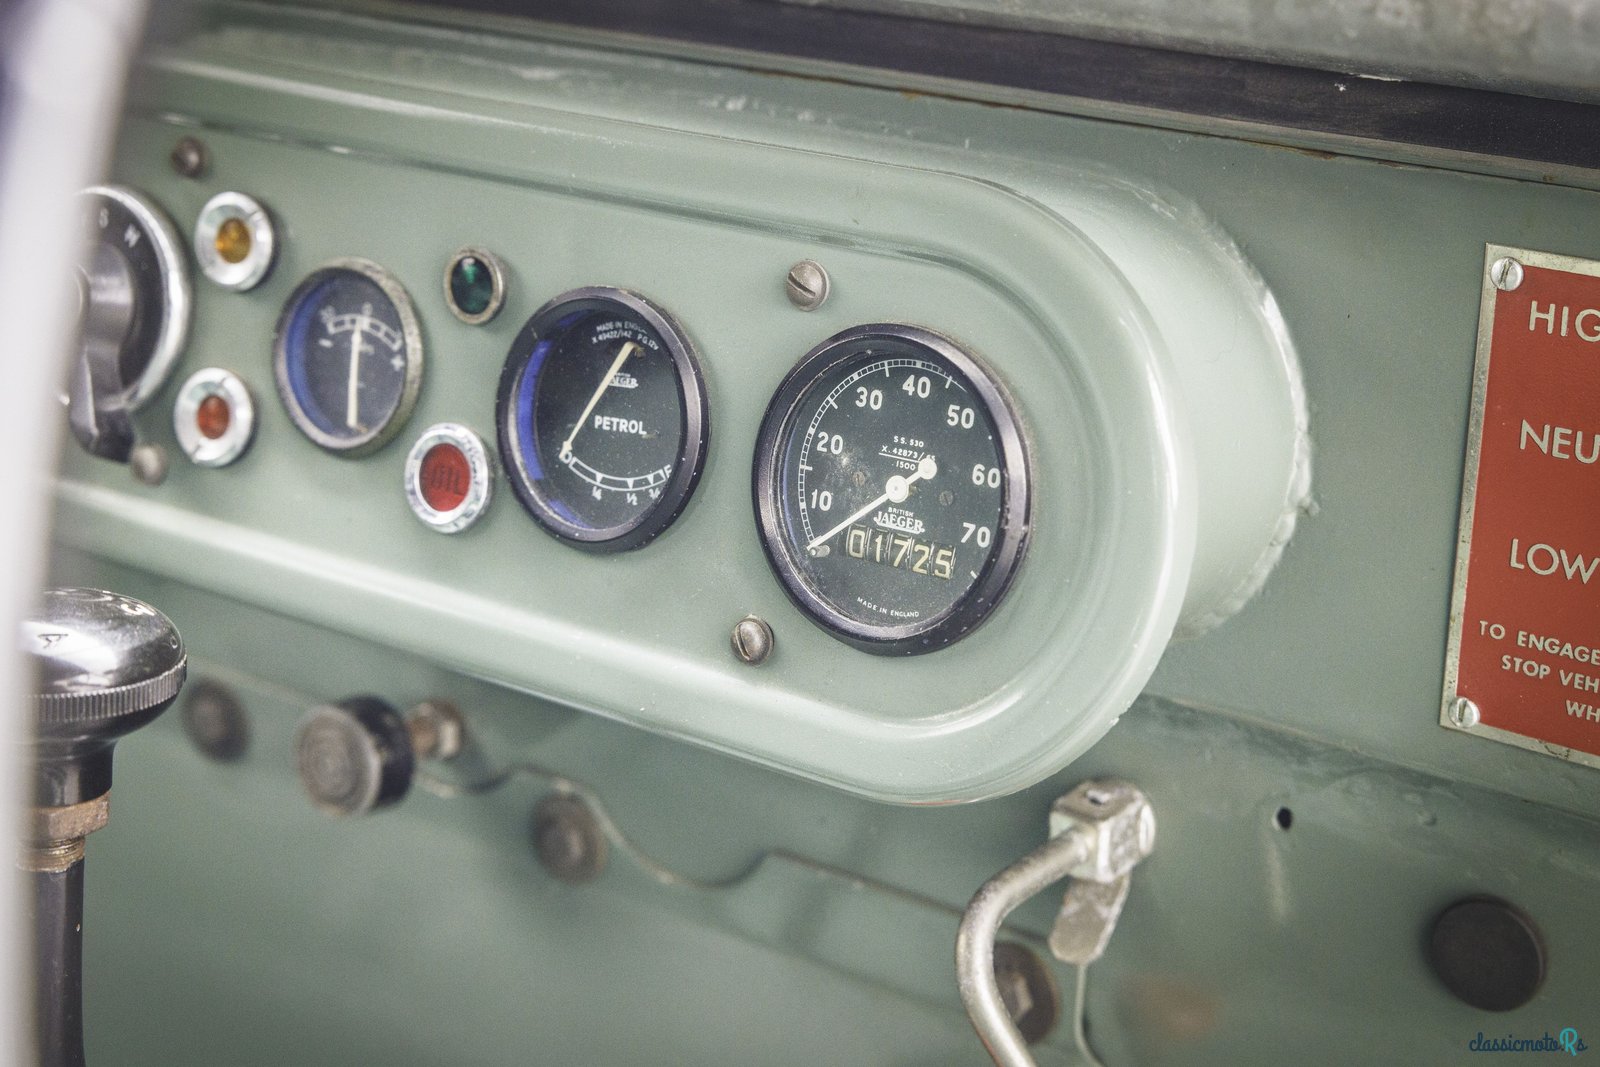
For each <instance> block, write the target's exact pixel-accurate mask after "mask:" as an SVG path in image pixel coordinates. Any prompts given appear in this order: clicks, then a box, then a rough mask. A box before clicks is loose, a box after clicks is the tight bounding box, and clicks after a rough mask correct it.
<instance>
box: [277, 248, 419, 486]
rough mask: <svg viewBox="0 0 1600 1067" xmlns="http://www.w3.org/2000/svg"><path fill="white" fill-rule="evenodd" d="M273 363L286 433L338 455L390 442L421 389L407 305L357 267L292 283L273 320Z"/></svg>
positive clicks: (365, 267) (377, 274) (398, 291)
mask: <svg viewBox="0 0 1600 1067" xmlns="http://www.w3.org/2000/svg"><path fill="white" fill-rule="evenodd" d="M274 358H275V370H276V375H277V381H278V392H279V394H280V395H281V396H282V398H283V403H284V407H286V408H287V409H288V411H289V414H290V416H291V417H292V418H293V419H294V422H295V425H296V426H298V427H300V430H301V432H303V433H304V434H305V435H306V436H307V437H309V438H311V440H313V441H315V442H316V443H317V444H319V445H321V446H322V447H323V448H326V449H328V450H329V451H332V452H342V453H345V454H348V455H361V454H364V453H366V452H370V451H372V450H373V449H375V448H377V447H379V446H380V445H382V444H383V443H384V442H386V441H388V440H389V439H390V438H392V437H393V436H394V435H395V433H396V432H398V431H399V429H400V427H401V425H403V424H404V422H405V419H406V416H407V415H409V414H410V413H411V408H412V406H413V405H414V404H415V402H416V398H417V390H418V387H419V386H420V385H421V381H422V339H421V333H420V331H419V330H418V328H417V320H416V316H415V314H414V313H413V312H412V309H411V301H410V299H409V298H408V297H407V296H406V293H405V290H404V289H403V288H401V287H400V284H399V283H398V282H396V281H395V280H394V278H393V277H392V276H391V275H389V273H388V272H387V271H385V270H383V268H381V267H379V266H377V265H376V264H373V263H367V262H366V261H364V260H342V261H340V262H338V263H335V264H330V265H329V266H327V267H324V268H322V269H321V270H318V271H317V272H315V273H314V274H312V275H311V276H310V277H308V278H307V279H306V280H305V281H303V282H301V283H300V285H299V287H298V288H296V289H295V291H294V293H293V295H291V296H290V297H289V302H288V303H287V304H286V305H284V309H283V315H282V317H281V318H280V319H279V320H278V341H277V351H276V353H275V357H274Z"/></svg>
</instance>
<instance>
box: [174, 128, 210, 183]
mask: <svg viewBox="0 0 1600 1067" xmlns="http://www.w3.org/2000/svg"><path fill="white" fill-rule="evenodd" d="M210 157H211V154H210V153H209V152H207V151H206V146H205V143H204V142H203V141H201V140H200V139H199V138H197V137H183V138H179V140H178V143H177V144H175V145H173V146H172V156H171V160H172V169H173V170H175V171H177V172H178V175H179V176H180V177H184V178H199V177H201V176H202V175H204V174H205V172H206V170H207V168H208V167H209V166H210V163H211V158H210Z"/></svg>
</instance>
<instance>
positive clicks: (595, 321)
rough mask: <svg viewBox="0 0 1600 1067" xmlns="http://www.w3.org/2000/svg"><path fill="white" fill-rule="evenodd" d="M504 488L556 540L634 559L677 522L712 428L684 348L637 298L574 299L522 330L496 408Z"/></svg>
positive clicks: (594, 294) (585, 292) (678, 335)
mask: <svg viewBox="0 0 1600 1067" xmlns="http://www.w3.org/2000/svg"><path fill="white" fill-rule="evenodd" d="M496 412H497V422H498V424H499V431H500V454H501V457H502V458H503V459H504V461H505V464H504V465H505V470H506V477H507V480H508V481H510V483H511V488H512V490H513V491H514V492H515V493H516V496H517V499H518V500H519V501H521V503H522V506H523V507H524V508H526V509H527V511H528V514H530V515H532V516H533V518H534V519H535V520H536V521H537V522H538V523H539V524H540V525H541V526H543V527H544V528H545V529H546V530H548V531H550V533H552V534H554V535H555V536H556V537H559V538H561V539H562V540H564V541H566V542H568V543H569V544H573V545H576V546H578V547H580V548H588V549H593V550H597V551H622V550H624V549H630V548H638V547H639V546H641V545H644V544H646V543H648V542H649V541H650V540H651V539H652V538H654V537H655V536H656V535H658V534H659V533H661V532H662V531H663V530H665V529H666V528H667V527H668V526H669V525H671V524H672V521H673V520H674V519H676V518H677V517H678V515H679V513H680V512H682V510H683V508H684V505H685V504H686V503H688V500H689V496H690V494H691V493H693V492H694V486H695V482H696V481H698V480H699V477H700V468H701V466H702V464H703V463H704V461H705V454H706V442H707V439H708V437H709V432H710V427H709V422H708V413H707V405H706V390H705V382H704V379H703V378H702V377H701V374H700V367H699V364H698V363H697V362H696V360H695V356H694V351H693V349H692V348H691V346H690V344H689V340H688V337H687V336H686V335H685V334H684V332H683V330H682V329H681V328H680V327H679V326H678V324H677V323H676V322H674V321H673V320H672V318H671V317H670V316H668V315H667V314H666V312H664V311H662V310H661V309H660V308H658V307H656V306H655V305H653V304H651V303H650V302H649V301H647V300H645V299H644V298H643V297H641V296H639V295H637V294H636V293H630V292H627V291H626V290H622V289H613V288H606V287H594V288H587V289H576V290H573V291H572V292H570V293H566V294H564V295H562V296H559V297H557V298H556V299H554V300H552V301H551V302H550V303H548V304H546V305H545V306H544V307H543V308H541V309H540V310H539V311H537V312H535V313H534V315H533V317H532V318H530V319H529V320H528V322H527V323H526V325H524V326H523V328H522V331H521V333H519V334H518V335H517V339H516V341H515V342H513V343H512V346H511V351H510V353H509V354H508V355H507V357H506V363H505V369H504V371H503V372H502V373H501V375H500V392H499V398H498V401H497V405H496Z"/></svg>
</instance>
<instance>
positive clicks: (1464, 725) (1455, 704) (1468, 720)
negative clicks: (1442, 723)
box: [1449, 697, 1483, 730]
mask: <svg viewBox="0 0 1600 1067" xmlns="http://www.w3.org/2000/svg"><path fill="white" fill-rule="evenodd" d="M1449 714H1450V722H1451V724H1452V725H1454V726H1458V727H1460V728H1461V729H1463V730H1470V729H1472V728H1473V727H1474V726H1476V725H1478V723H1479V722H1480V721H1482V719H1483V713H1482V712H1480V711H1479V710H1478V705H1476V704H1474V703H1473V702H1472V701H1470V700H1468V699H1467V698H1466V697H1456V698H1455V699H1454V700H1452V701H1451V702H1450V713H1449Z"/></svg>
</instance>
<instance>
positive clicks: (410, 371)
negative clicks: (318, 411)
mask: <svg viewBox="0 0 1600 1067" xmlns="http://www.w3.org/2000/svg"><path fill="white" fill-rule="evenodd" d="M341 271H347V272H350V273H354V274H359V275H362V276H363V277H365V278H367V279H368V280H369V281H371V282H373V284H375V285H377V287H378V288H379V289H380V290H382V292H383V295H384V296H385V297H387V298H388V300H389V302H390V303H391V304H393V305H394V308H395V312H396V313H397V315H398V316H399V319H400V333H401V336H402V338H403V339H404V342H403V347H404V348H405V360H406V368H405V381H404V383H403V384H402V386H401V392H400V401H399V403H398V404H396V405H395V409H394V411H393V412H391V413H390V415H389V417H388V418H387V419H385V420H384V421H383V422H382V423H380V424H378V425H377V426H374V427H372V429H370V430H368V431H367V432H366V433H364V434H356V435H352V436H349V437H341V436H338V435H335V434H330V433H328V432H327V431H325V430H323V429H322V427H320V426H318V425H317V424H316V422H315V421H313V420H312V418H311V416H310V415H308V414H307V413H306V411H305V408H304V407H303V406H302V405H301V403H300V398H299V397H298V396H297V395H296V394H295V390H294V385H293V383H292V381H291V380H290V374H289V350H288V340H289V339H288V332H289V327H290V325H291V324H292V323H293V321H294V315H295V312H296V311H297V310H298V309H299V307H300V304H301V302H302V301H304V300H305V298H306V297H307V296H308V295H309V294H310V293H311V292H313V291H314V290H315V289H316V287H317V286H318V285H319V284H321V282H322V280H323V279H324V278H325V277H327V276H328V275H330V274H334V273H337V272H341ZM422 366H423V346H422V326H421V324H420V322H418V320H417V313H416V309H415V307H414V306H413V305H412V303H411V296H410V294H409V293H407V292H406V289H405V286H403V285H401V284H400V280H399V279H398V278H396V277H395V276H394V275H393V274H392V273H390V272H389V271H388V270H387V269H385V268H384V267H381V266H379V265H378V264H376V263H374V262H372V261H371V260H369V259H359V258H342V259H334V260H330V261H328V262H327V263H324V264H322V266H320V267H318V268H317V269H316V270H314V271H312V272H311V273H310V274H308V275H306V276H305V278H304V279H303V280H302V281H301V282H300V284H299V285H297V286H295V288H294V292H292V293H290V294H289V299H288V300H286V301H284V304H283V311H282V312H281V313H280V314H279V315H278V325H277V329H276V331H275V336H274V339H273V343H272V376H273V379H274V380H275V381H276V383H277V386H278V397H279V399H281V400H282V401H283V407H284V410H286V411H287V412H288V413H289V418H290V419H292V420H293V421H294V424H295V426H296V427H297V428H298V429H299V430H300V432H301V433H303V434H305V435H306V437H307V438H309V439H310V440H311V442H312V443H313V444H315V445H317V446H318V447H320V448H322V449H324V450H326V451H328V452H331V453H333V454H334V455H336V456H348V457H351V458H355V457H360V456H365V455H369V454H371V453H373V452H376V451H377V450H378V449H380V448H382V447H383V446H384V445H386V444H388V443H389V442H390V441H392V440H394V439H395V437H396V436H398V435H399V433H400V431H401V429H403V428H404V427H405V424H406V422H407V420H409V419H410V418H411V412H412V409H414V408H415V407H416V405H417V395H418V394H419V393H420V392H421V391H422Z"/></svg>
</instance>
